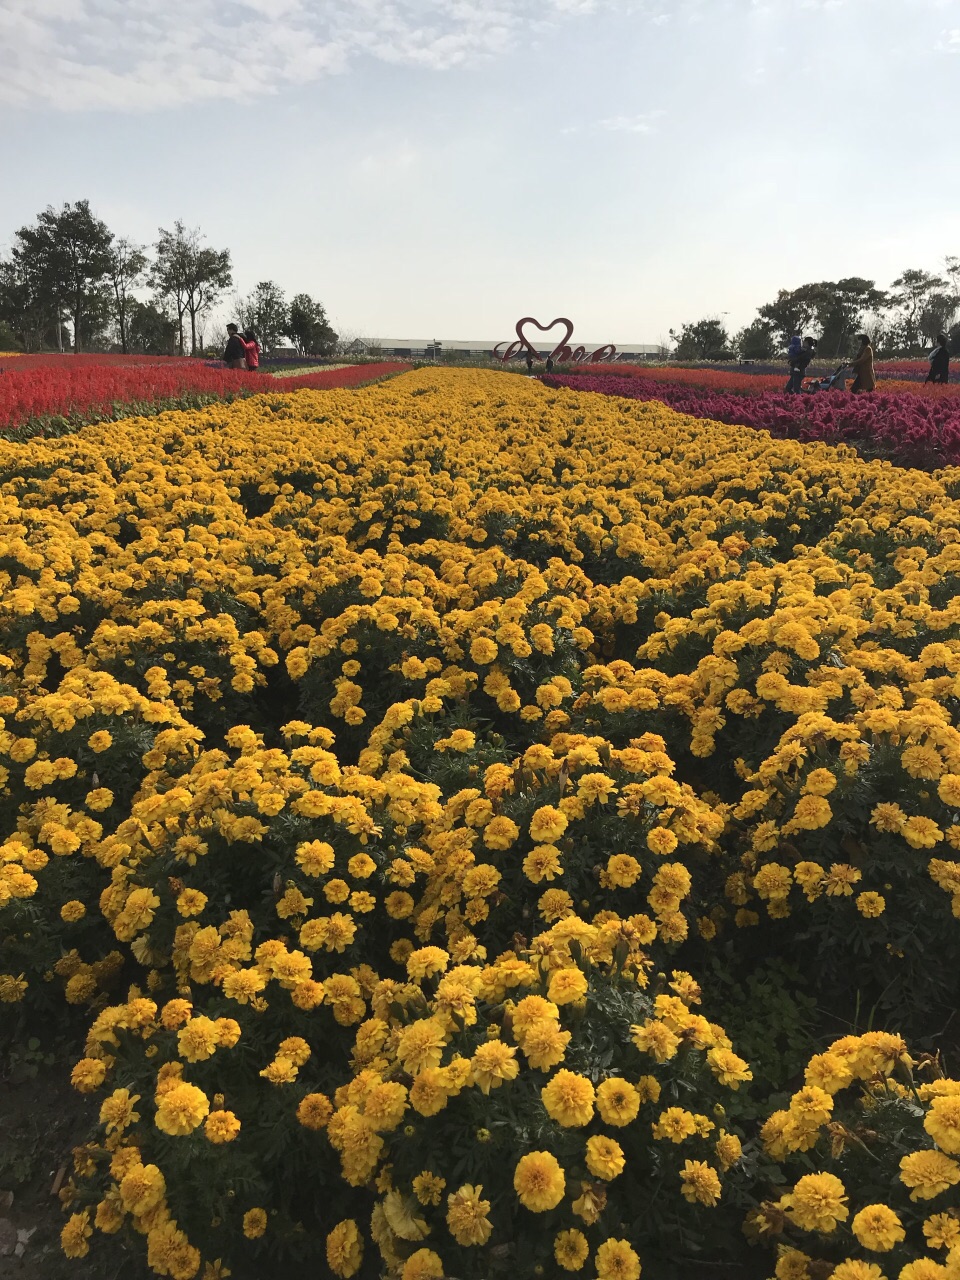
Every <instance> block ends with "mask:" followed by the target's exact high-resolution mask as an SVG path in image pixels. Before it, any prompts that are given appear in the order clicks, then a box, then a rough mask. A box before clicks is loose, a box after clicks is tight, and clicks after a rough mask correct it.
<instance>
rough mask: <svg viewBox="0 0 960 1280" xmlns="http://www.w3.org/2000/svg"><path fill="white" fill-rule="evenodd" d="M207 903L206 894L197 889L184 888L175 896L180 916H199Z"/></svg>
mask: <svg viewBox="0 0 960 1280" xmlns="http://www.w3.org/2000/svg"><path fill="white" fill-rule="evenodd" d="M206 905H207V895H206V894H205V893H201V892H200V890H199V889H184V890H183V892H182V893H181V894H179V895H178V897H177V911H178V912H179V913H180V915H182V916H199V915H201V914H202V913H203V910H204V908H205V907H206Z"/></svg>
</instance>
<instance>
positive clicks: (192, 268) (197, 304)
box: [186, 230, 233, 356]
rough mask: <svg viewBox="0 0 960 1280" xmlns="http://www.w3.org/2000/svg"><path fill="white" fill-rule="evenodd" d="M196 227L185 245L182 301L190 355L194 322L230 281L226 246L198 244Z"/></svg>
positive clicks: (193, 352)
mask: <svg viewBox="0 0 960 1280" xmlns="http://www.w3.org/2000/svg"><path fill="white" fill-rule="evenodd" d="M201 239H202V237H201V235H200V232H199V230H196V231H192V232H191V233H190V237H189V240H188V248H187V260H186V261H187V274H186V303H187V313H188V314H189V316H190V354H191V355H192V356H195V355H196V354H197V322H198V320H201V319H202V318H203V316H205V315H206V314H207V313H208V312H209V311H210V309H211V308H212V307H213V306H215V305H216V303H217V302H218V301H219V300H220V296H221V295H222V293H223V291H224V290H225V289H229V288H230V286H231V285H232V284H233V271H232V268H231V265H230V250H229V249H211V248H209V246H206V245H203V244H201V243H200V241H201Z"/></svg>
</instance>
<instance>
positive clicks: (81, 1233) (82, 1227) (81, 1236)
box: [60, 1209, 93, 1258]
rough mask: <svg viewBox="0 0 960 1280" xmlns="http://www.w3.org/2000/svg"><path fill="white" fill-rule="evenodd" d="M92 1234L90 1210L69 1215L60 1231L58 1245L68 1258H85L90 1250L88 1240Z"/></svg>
mask: <svg viewBox="0 0 960 1280" xmlns="http://www.w3.org/2000/svg"><path fill="white" fill-rule="evenodd" d="M92 1235H93V1228H92V1227H91V1226H90V1211H89V1210H88V1209H84V1211H83V1212H82V1213H74V1214H71V1215H70V1218H69V1220H68V1221H67V1224H66V1226H65V1227H64V1228H63V1230H62V1231H61V1232H60V1247H61V1248H62V1249H63V1252H64V1253H65V1254H66V1256H67V1257H68V1258H85V1257H86V1256H87V1254H88V1253H89V1252H90V1245H89V1244H88V1241H89V1239H90V1237H91V1236H92Z"/></svg>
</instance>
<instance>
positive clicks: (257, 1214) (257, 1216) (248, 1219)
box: [243, 1209, 267, 1240]
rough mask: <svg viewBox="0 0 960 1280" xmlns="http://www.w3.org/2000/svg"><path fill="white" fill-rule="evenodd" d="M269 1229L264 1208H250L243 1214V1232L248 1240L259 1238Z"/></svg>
mask: <svg viewBox="0 0 960 1280" xmlns="http://www.w3.org/2000/svg"><path fill="white" fill-rule="evenodd" d="M266 1229H267V1214H266V1210H264V1209H248V1210H247V1212H246V1213H245V1214H244V1215H243V1234H244V1235H245V1236H246V1237H247V1239H248V1240H259V1238H260V1237H261V1236H262V1235H263V1234H264V1232H265V1231H266Z"/></svg>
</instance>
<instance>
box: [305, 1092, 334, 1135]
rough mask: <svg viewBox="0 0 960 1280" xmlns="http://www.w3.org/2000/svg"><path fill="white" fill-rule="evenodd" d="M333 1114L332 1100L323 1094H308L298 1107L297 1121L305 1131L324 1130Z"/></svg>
mask: <svg viewBox="0 0 960 1280" xmlns="http://www.w3.org/2000/svg"><path fill="white" fill-rule="evenodd" d="M332 1114H333V1106H332V1105H331V1102H330V1099H329V1098H328V1097H327V1096H326V1094H323V1093H308V1094H307V1095H306V1097H304V1098H303V1099H302V1100H301V1102H300V1105H299V1106H298V1107H297V1119H298V1120H299V1121H300V1123H301V1124H302V1125H303V1127H304V1128H305V1129H323V1128H325V1126H326V1124H327V1121H328V1120H329V1119H330V1117H331V1115H332Z"/></svg>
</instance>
